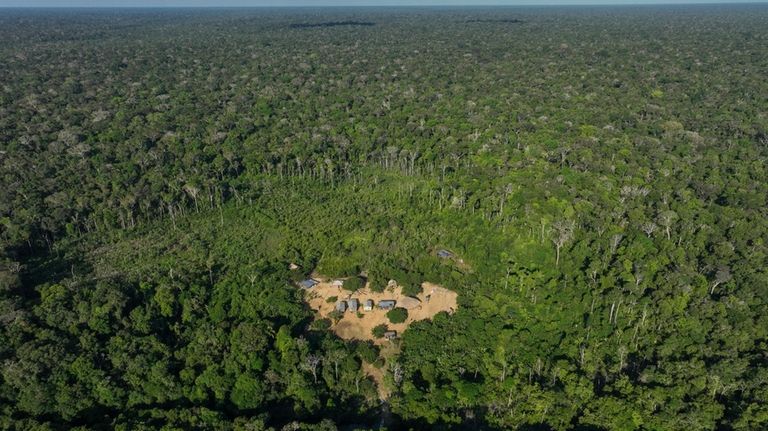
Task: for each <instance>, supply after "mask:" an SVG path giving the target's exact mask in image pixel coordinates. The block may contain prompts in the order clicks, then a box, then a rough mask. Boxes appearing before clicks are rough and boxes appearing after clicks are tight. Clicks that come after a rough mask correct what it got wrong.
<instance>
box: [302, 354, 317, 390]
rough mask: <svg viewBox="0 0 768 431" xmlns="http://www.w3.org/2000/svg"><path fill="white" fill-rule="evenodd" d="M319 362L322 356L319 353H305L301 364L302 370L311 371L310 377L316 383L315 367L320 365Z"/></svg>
mask: <svg viewBox="0 0 768 431" xmlns="http://www.w3.org/2000/svg"><path fill="white" fill-rule="evenodd" d="M321 362H322V358H321V357H320V356H319V355H315V354H314V353H311V354H309V355H307V357H306V358H305V359H304V362H303V363H302V364H301V368H302V369H303V370H305V371H309V372H310V373H312V378H313V379H314V380H315V383H317V369H318V368H319V367H320V363H321Z"/></svg>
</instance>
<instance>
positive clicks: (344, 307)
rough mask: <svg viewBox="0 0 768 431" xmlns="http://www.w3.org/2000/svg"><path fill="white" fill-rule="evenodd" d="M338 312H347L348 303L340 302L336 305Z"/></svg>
mask: <svg viewBox="0 0 768 431" xmlns="http://www.w3.org/2000/svg"><path fill="white" fill-rule="evenodd" d="M336 311H338V312H340V313H343V312H345V311H347V301H339V302H337V303H336Z"/></svg>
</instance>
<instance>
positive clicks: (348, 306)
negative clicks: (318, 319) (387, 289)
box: [336, 298, 397, 313]
mask: <svg viewBox="0 0 768 431" xmlns="http://www.w3.org/2000/svg"><path fill="white" fill-rule="evenodd" d="M396 303H397V301H395V300H394V299H382V300H381V301H379V303H378V304H377V305H376V306H377V307H379V308H380V309H382V310H391V309H393V308H395V304H396ZM359 308H360V301H359V300H358V299H357V298H352V299H349V300H347V301H339V302H337V303H336V311H340V312H342V313H344V312H345V311H351V312H353V313H356V312H357V310H358V309H359ZM371 310H373V299H366V300H365V302H363V311H371Z"/></svg>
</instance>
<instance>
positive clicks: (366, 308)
mask: <svg viewBox="0 0 768 431" xmlns="http://www.w3.org/2000/svg"><path fill="white" fill-rule="evenodd" d="M371 310H373V299H369V300H367V301H365V304H363V311H371Z"/></svg>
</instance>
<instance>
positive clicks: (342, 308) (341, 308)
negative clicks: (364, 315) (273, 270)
mask: <svg viewBox="0 0 768 431" xmlns="http://www.w3.org/2000/svg"><path fill="white" fill-rule="evenodd" d="M318 283H319V281H317V280H315V279H312V278H308V279H306V280H304V281H301V282H299V286H300V287H301V288H303V289H311V288H313V287H315V286H316V285H317V284H318ZM331 285H332V286H338V287H342V286H343V285H344V280H333V281H332V282H331ZM395 305H397V301H395V300H394V299H382V300H381V301H379V303H378V304H374V301H373V299H366V300H365V301H364V302H362V304H361V303H360V300H359V299H357V298H351V299H348V300H341V301H337V302H336V306H335V310H336V311H338V312H339V313H345V312H347V311H349V312H352V313H357V311H358V310H359V309H360V307H361V306H362V309H363V311H372V310H373V307H374V306H376V307H378V308H379V309H381V310H391V309H393V308H395ZM384 338H386V339H388V340H392V339H394V338H397V331H387V332H385V333H384Z"/></svg>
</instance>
